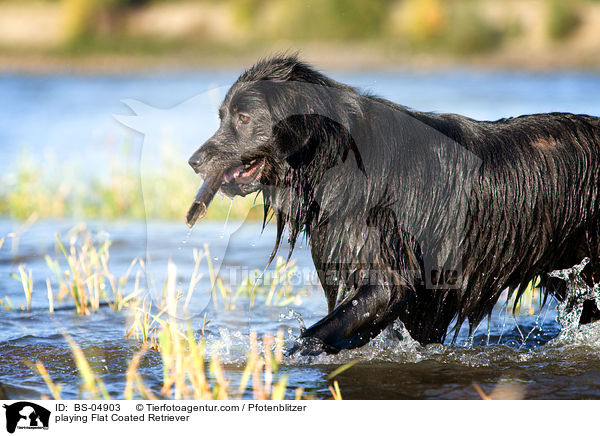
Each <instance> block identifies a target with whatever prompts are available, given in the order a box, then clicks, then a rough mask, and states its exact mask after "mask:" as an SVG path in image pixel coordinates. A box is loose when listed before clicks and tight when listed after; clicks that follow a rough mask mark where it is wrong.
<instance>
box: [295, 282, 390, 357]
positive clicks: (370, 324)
mask: <svg viewBox="0 0 600 436" xmlns="http://www.w3.org/2000/svg"><path fill="white" fill-rule="evenodd" d="M397 294H398V291H397V290H396V289H395V287H393V286H390V285H387V284H364V285H361V286H359V287H358V289H357V291H356V293H355V294H354V295H353V296H352V297H351V298H347V299H346V300H344V301H343V302H341V303H340V304H339V305H338V306H337V307H335V309H333V310H332V311H331V312H330V313H329V314H328V315H327V316H325V317H324V318H323V319H322V320H320V321H319V322H317V323H316V324H314V325H313V326H311V327H309V328H308V329H306V330H305V331H304V332H303V333H302V335H301V336H300V338H299V339H298V341H297V342H296V344H295V345H294V347H293V348H292V349H291V350H290V353H295V352H300V353H301V354H303V355H318V354H321V353H323V352H326V353H337V352H339V351H340V350H342V349H347V348H356V347H360V346H361V345H364V344H366V343H367V342H369V341H370V340H371V339H373V338H374V337H375V336H377V335H378V334H379V333H380V332H381V331H382V330H383V329H384V328H385V327H386V326H387V325H388V324H389V323H390V322H392V321H393V320H394V319H395V318H396V317H397V316H398V312H399V303H398V300H399V299H398V295H397Z"/></svg>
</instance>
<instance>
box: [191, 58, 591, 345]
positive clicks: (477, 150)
mask: <svg viewBox="0 0 600 436" xmlns="http://www.w3.org/2000/svg"><path fill="white" fill-rule="evenodd" d="M219 117H220V120H221V124H220V127H219V129H218V130H217V132H216V133H215V134H214V135H213V136H212V137H211V138H210V139H209V140H208V141H206V143H205V144H204V145H203V146H202V147H200V148H199V149H198V150H197V151H196V152H195V153H194V154H193V156H192V157H191V158H190V160H189V163H190V165H191V166H192V167H193V168H194V170H195V171H196V172H197V173H199V174H200V175H201V176H202V177H203V178H204V183H203V185H202V187H201V188H200V190H199V191H198V195H197V196H196V201H195V202H194V203H193V204H192V207H191V208H190V210H189V212H188V216H187V223H188V225H189V226H192V225H193V224H194V222H195V221H196V220H197V219H198V218H199V217H200V216H202V215H203V214H204V213H205V212H206V208H207V207H208V205H209V203H210V201H211V199H212V197H213V196H214V195H215V193H216V192H217V191H221V192H222V193H224V194H226V195H228V196H235V195H247V194H249V193H252V192H257V191H262V193H263V196H264V202H265V220H266V219H267V217H268V216H269V214H270V213H273V214H274V216H275V217H276V221H277V241H276V244H275V249H274V250H273V255H272V256H271V260H272V259H273V256H274V255H275V253H276V251H277V248H278V246H279V242H280V240H281V238H282V235H283V233H284V230H285V228H286V227H287V230H288V233H289V240H290V254H291V251H292V250H293V248H294V243H295V242H296V239H297V238H298V236H299V234H300V233H302V232H305V234H306V235H307V237H308V240H309V242H310V248H311V253H312V257H313V260H314V263H315V267H316V269H317V272H318V275H319V279H320V281H321V284H322V285H323V288H324V290H325V295H326V297H327V303H328V307H329V314H328V315H327V316H325V317H324V318H323V319H322V320H321V321H319V322H317V323H316V324H315V325H313V326H312V327H310V328H308V329H306V330H305V331H304V332H303V333H302V336H301V338H300V340H299V341H298V343H297V345H296V347H295V350H299V351H301V352H302V353H304V354H318V353H320V352H322V351H326V352H329V353H335V352H337V351H339V350H340V349H345V348H354V347H358V346H361V345H363V344H365V343H367V342H368V341H369V340H370V339H372V338H374V337H375V336H377V335H378V334H379V333H380V332H381V331H382V329H384V328H385V327H386V326H387V325H389V324H390V323H392V322H393V321H394V320H396V319H400V320H401V321H402V322H403V323H404V325H405V327H406V329H407V330H408V332H409V333H410V334H411V336H412V337H413V338H414V339H416V340H418V341H419V342H420V343H422V344H427V343H432V342H442V341H443V340H444V339H445V336H446V333H447V330H448V327H449V325H450V323H451V322H452V321H453V320H454V319H456V321H457V324H456V325H457V326H460V325H461V324H462V323H463V322H464V321H465V320H468V322H469V326H470V329H471V331H473V329H474V328H475V327H476V326H477V325H478V324H479V323H480V321H481V320H482V319H483V318H484V317H485V316H486V315H488V314H489V313H490V312H491V310H492V308H493V306H494V304H495V303H496V301H497V300H498V298H499V296H500V294H501V293H502V291H503V290H504V289H507V288H508V289H509V290H510V291H511V292H517V296H520V294H521V293H522V292H523V290H524V289H525V287H526V285H527V284H528V283H529V282H530V281H531V280H532V279H534V278H535V277H536V276H539V277H540V278H541V283H542V285H543V288H544V289H545V290H546V292H547V293H550V294H553V295H555V296H556V297H557V298H558V299H559V300H562V299H564V298H566V287H565V285H564V282H562V281H560V280H558V279H555V278H553V277H549V276H548V273H549V272H551V271H553V270H556V269H563V268H568V267H571V266H573V265H575V264H577V263H579V262H580V261H581V260H582V259H583V258H585V257H589V258H590V262H589V264H588V265H587V266H586V269H585V270H584V275H583V277H584V279H585V280H586V281H587V282H588V283H589V284H593V283H596V282H599V281H600V119H599V118H597V117H592V116H587V115H573V114H567V113H552V114H540V115H528V116H522V117H518V118H510V119H503V120H499V121H496V122H480V121H474V120H472V119H469V118H466V117H463V116H460V115H453V114H432V113H423V112H417V111H413V110H408V109H407V108H405V107H402V106H399V105H396V104H394V103H392V102H389V101H387V100H384V99H382V98H377V97H374V96H372V95H368V94H364V93H359V92H358V91H357V90H356V89H354V88H351V87H349V86H347V85H344V84H341V83H338V82H335V81H334V80H331V79H330V78H328V77H326V76H325V75H323V74H321V73H319V72H317V71H315V70H314V69H313V68H311V67H310V66H308V65H306V64H304V63H302V62H300V61H299V60H298V59H297V58H296V57H295V56H280V57H275V58H271V59H267V60H263V61H259V62H258V63H257V64H256V65H254V66H253V67H252V68H250V69H249V70H247V71H246V72H244V73H243V74H242V75H241V76H240V77H239V78H238V80H237V81H236V82H235V84H234V85H233V86H232V87H231V89H230V90H229V92H228V94H227V96H226V97H225V100H224V102H223V104H222V106H221V108H220V110H219ZM597 319H600V311H599V310H598V308H597V307H596V304H595V302H594V301H593V300H587V301H585V302H584V304H583V311H582V313H581V318H580V322H581V323H589V322H591V321H595V320H597ZM455 332H456V333H455V337H456V334H457V333H458V328H455Z"/></svg>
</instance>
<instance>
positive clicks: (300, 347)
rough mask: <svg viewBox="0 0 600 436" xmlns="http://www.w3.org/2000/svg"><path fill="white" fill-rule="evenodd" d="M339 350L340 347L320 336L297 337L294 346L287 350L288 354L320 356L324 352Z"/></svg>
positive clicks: (330, 352) (334, 352)
mask: <svg viewBox="0 0 600 436" xmlns="http://www.w3.org/2000/svg"><path fill="white" fill-rule="evenodd" d="M339 351H340V350H339V348H336V347H332V346H331V345H328V344H326V343H325V342H323V341H322V340H321V339H319V338H315V337H313V336H306V337H301V338H299V339H297V340H296V343H295V344H294V345H293V346H292V348H290V349H289V350H288V351H287V355H288V356H294V355H296V356H298V355H300V356H318V355H320V354H323V353H327V354H337V353H338V352H339Z"/></svg>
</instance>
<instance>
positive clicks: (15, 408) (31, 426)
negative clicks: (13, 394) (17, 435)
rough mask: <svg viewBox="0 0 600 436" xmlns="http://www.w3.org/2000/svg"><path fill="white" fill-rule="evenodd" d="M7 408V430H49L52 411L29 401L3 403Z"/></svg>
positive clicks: (10, 431) (12, 431) (11, 431)
mask: <svg viewBox="0 0 600 436" xmlns="http://www.w3.org/2000/svg"><path fill="white" fill-rule="evenodd" d="M2 407H4V408H5V409H6V431H8V432H9V433H14V432H15V430H16V429H19V430H48V423H49V422H50V411H49V410H47V409H45V408H43V407H42V406H38V405H37V404H35V403H30V402H29V401H19V402H17V403H13V404H10V405H6V404H5V405H3V406H2Z"/></svg>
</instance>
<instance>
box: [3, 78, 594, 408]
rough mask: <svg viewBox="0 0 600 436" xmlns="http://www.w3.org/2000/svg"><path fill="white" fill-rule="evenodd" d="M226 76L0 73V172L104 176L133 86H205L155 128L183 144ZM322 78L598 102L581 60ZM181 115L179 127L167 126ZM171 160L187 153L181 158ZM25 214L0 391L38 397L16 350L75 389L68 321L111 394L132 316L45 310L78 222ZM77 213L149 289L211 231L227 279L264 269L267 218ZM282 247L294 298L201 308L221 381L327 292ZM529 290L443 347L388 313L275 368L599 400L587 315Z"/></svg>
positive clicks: (120, 138)
mask: <svg viewBox="0 0 600 436" xmlns="http://www.w3.org/2000/svg"><path fill="white" fill-rule="evenodd" d="M235 75H236V73H235V72H202V73H182V74H160V75H149V76H143V77H142V76H115V77H111V76H78V77H73V76H64V75H54V76H13V75H4V76H0V95H2V97H3V98H2V101H1V102H0V115H1V116H0V170H1V171H3V172H5V173H9V172H10V170H11V168H12V167H13V166H14V163H15V162H16V160H17V159H18V157H19V155H20V154H21V153H22V152H23V149H25V148H27V149H29V152H30V154H32V155H33V156H35V158H36V159H43V160H44V162H45V163H46V165H47V166H49V167H51V168H53V169H54V170H56V171H63V172H65V173H66V171H65V168H72V167H73V165H75V166H76V167H77V169H78V171H80V173H83V174H86V173H91V172H92V171H90V170H93V172H94V173H100V174H101V173H102V172H103V171H105V169H106V168H107V167H109V166H110V161H111V160H114V159H117V160H124V161H126V160H131V161H136V160H139V159H140V153H142V154H143V149H144V147H147V146H148V143H147V141H146V143H145V142H144V139H143V138H142V137H141V136H140V135H135V134H133V133H132V132H131V131H130V130H128V129H127V128H125V127H123V126H122V125H121V124H119V123H118V122H117V121H116V120H115V119H114V118H113V114H115V113H125V114H126V113H127V112H128V111H127V109H126V108H125V106H124V105H123V104H121V103H120V102H119V101H120V100H122V99H124V98H131V99H136V100H141V101H143V102H146V103H147V104H149V105H151V106H157V107H162V108H169V107H173V106H177V105H180V103H182V102H183V101H185V100H186V99H189V98H191V97H193V96H195V95H198V94H202V93H205V94H206V99H204V100H202V99H200V100H198V101H200V102H201V103H202V102H204V103H202V104H199V105H195V106H194V108H195V109H198V108H199V109H201V110H200V112H197V111H196V112H193V113H189V111H187V112H186V111H181V110H179V111H178V110H175V111H164V112H163V113H161V114H162V115H164V116H163V117H162V118H161V119H162V123H163V124H161V123H157V124H156V126H155V127H156V128H157V129H158V130H159V131H160V132H162V133H161V134H162V135H166V136H169V135H174V136H175V137H176V141H177V142H178V146H179V147H180V151H181V153H182V156H185V155H187V154H189V153H191V151H193V150H194V149H195V148H196V147H197V145H198V144H200V143H202V142H203V141H204V140H205V139H206V137H208V135H210V133H211V132H212V130H213V127H214V122H215V111H214V107H215V106H216V105H217V104H218V100H219V98H218V95H219V92H221V91H219V92H214V93H211V92H208V93H206V91H207V90H209V89H221V88H219V87H220V86H223V85H227V84H229V83H231V81H232V80H233V79H234V77H235ZM333 76H334V77H336V78H337V79H339V80H341V81H344V82H347V83H350V84H353V85H357V86H360V87H362V88H363V89H368V90H370V91H372V92H374V93H377V94H379V95H382V96H384V97H387V98H390V99H392V100H394V101H397V102H401V103H403V104H405V105H407V106H410V107H414V108H417V109H421V110H432V111H440V112H442V111H451V112H459V113H462V114H465V115H468V116H472V117H474V118H477V119H496V118H500V117H505V116H513V115H519V114H523V113H533V112H547V111H572V112H578V113H589V114H594V115H599V114H600V98H598V97H600V76H597V75H592V74H584V73H578V72H561V73H556V74H533V73H520V72H493V73H491V72H479V71H444V72H438V73H428V74H415V73H408V72H404V73H392V72H388V73H371V74H362V73H361V74H355V73H340V72H337V73H336V72H334V73H333ZM180 107H181V105H180ZM181 125H187V126H192V127H191V128H190V127H188V128H187V129H180V128H179V127H180V126H181ZM122 143H129V144H131V149H130V152H129V153H126V154H123V153H122V152H121V151H120V148H119V147H120V144H122ZM182 159H183V157H182ZM182 162H183V163H182V165H185V159H184V160H182ZM69 165H70V166H69ZM22 224H23V223H18V222H12V221H9V220H4V221H0V237H1V236H3V235H6V234H8V233H11V232H16V233H18V234H19V235H20V237H19V238H18V243H17V241H15V240H14V238H8V239H7V241H6V242H5V244H4V246H3V247H2V248H1V249H0V298H2V299H4V298H5V297H9V298H10V300H11V301H12V302H13V303H14V304H15V305H16V306H18V305H24V304H25V298H24V294H23V290H22V287H21V284H20V283H19V282H18V281H16V280H14V279H13V278H11V277H10V274H11V273H18V267H19V265H21V264H25V265H26V267H27V269H31V271H32V277H33V281H34V293H33V297H32V303H31V305H32V310H31V311H30V312H23V311H20V310H13V311H4V310H1V309H0V385H1V386H2V389H3V390H4V392H5V393H6V394H7V395H8V396H9V397H10V398H31V399H35V398H39V397H40V396H41V395H47V394H48V390H47V388H46V387H45V385H44V383H43V381H42V380H41V377H40V376H39V375H37V374H36V373H34V371H32V370H31V369H30V368H29V367H28V366H27V364H26V361H28V360H30V361H36V360H40V361H42V362H44V364H45V365H46V367H47V369H48V371H49V373H50V375H51V377H52V378H53V380H54V381H55V382H56V383H60V384H62V385H63V388H62V394H63V396H64V397H66V398H76V397H77V396H78V395H79V378H78V375H77V371H76V368H75V365H74V363H73V360H72V357H71V350H70V347H69V346H68V344H67V342H66V341H65V339H64V337H63V333H65V332H68V333H69V334H70V335H71V336H72V337H73V338H74V339H75V341H76V342H77V343H78V344H79V345H80V346H81V347H82V349H83V350H84V352H85V353H86V355H87V356H88V359H89V360H90V364H91V365H92V368H93V369H94V370H95V371H96V372H97V373H98V374H100V375H101V376H102V379H103V381H104V383H105V384H106V386H107V389H108V390H109V392H110V393H111V395H113V396H115V397H117V398H119V397H121V396H122V393H123V389H124V386H125V376H124V372H125V370H126V368H127V365H128V364H129V360H130V358H131V356H132V355H133V354H134V353H135V352H136V351H137V350H138V349H139V347H140V342H139V341H138V340H135V339H124V336H125V332H126V331H127V329H128V328H129V326H130V325H131V322H132V319H131V315H130V314H129V313H127V311H124V312H112V311H111V310H109V309H108V308H103V309H101V310H100V311H99V312H96V313H93V314H92V315H90V316H78V315H75V314H74V311H73V310H72V308H69V307H65V306H68V305H69V303H68V302H63V303H61V302H60V301H55V305H56V307H57V308H58V309H60V308H61V307H62V308H63V309H66V310H57V311H56V312H55V313H49V312H48V311H47V307H48V300H47V297H46V284H45V280H46V278H47V277H52V273H51V271H50V270H49V268H48V266H47V265H46V261H45V259H44V255H45V254H50V255H51V256H52V257H54V258H56V259H58V258H60V253H59V252H58V250H57V248H56V246H55V239H54V233H55V232H58V233H59V234H61V235H63V241H68V236H67V233H68V231H69V229H71V228H72V227H73V226H74V225H75V224H76V222H75V221H62V220H57V221H52V220H41V221H38V222H36V223H34V224H33V226H31V227H30V228H27V229H21V226H22ZM87 226H88V227H89V228H91V229H92V230H106V231H107V232H108V233H109V234H110V236H111V239H112V240H113V245H112V247H111V258H110V264H111V270H112V271H113V272H114V273H115V274H123V273H124V272H125V271H126V270H127V268H128V266H129V264H130V262H131V260H132V259H133V258H134V257H136V256H138V257H142V258H144V259H146V260H148V259H150V267H149V268H150V269H151V271H152V274H153V280H152V282H153V283H154V287H155V288H160V287H161V286H162V283H163V281H164V279H165V276H166V271H167V263H168V260H169V259H172V260H173V262H174V263H175V264H176V265H177V271H178V283H181V284H182V285H181V286H182V287H183V288H184V289H186V288H187V285H186V283H187V281H188V280H189V278H190V276H191V274H192V270H193V267H194V261H193V249H194V248H201V247H202V246H203V244H204V243H208V244H209V246H210V249H211V257H212V258H213V259H214V263H215V271H217V273H218V274H219V276H220V277H221V278H223V280H224V281H225V282H226V283H227V282H228V281H232V280H237V279H236V276H235V274H238V273H244V272H246V273H247V272H248V271H249V270H259V271H263V269H264V267H265V264H266V260H267V259H268V257H269V254H270V252H271V249H272V246H273V241H274V229H272V228H271V227H268V228H267V229H266V230H265V232H264V233H263V235H262V236H260V228H259V225H258V224H255V223H246V224H243V223H237V222H228V223H227V224H226V225H225V226H224V223H204V222H203V223H201V224H200V225H197V226H196V227H195V228H194V229H193V231H192V232H189V231H188V230H187V228H186V227H185V225H184V224H183V223H179V222H173V223H171V222H149V223H144V222H111V223H106V222H88V223H87ZM21 230H22V231H21ZM302 245H305V244H302ZM286 252H287V247H285V246H284V247H282V248H281V253H286ZM293 259H295V260H296V262H297V266H298V269H299V271H300V272H301V273H302V274H304V275H305V277H303V278H302V279H301V280H300V281H299V284H297V285H295V286H296V289H299V288H301V287H303V286H304V287H305V288H306V289H305V293H304V295H303V296H302V298H301V300H300V301H299V302H297V303H298V304H292V305H291V306H287V307H274V306H266V305H265V304H264V297H262V296H257V297H256V298H257V304H256V305H255V306H254V307H252V308H249V299H247V298H241V299H240V300H238V301H237V302H236V308H235V310H231V311H214V310H211V311H209V315H208V316H209V317H210V321H211V322H210V324H209V325H208V327H207V330H206V337H207V340H208V344H209V347H212V348H211V349H212V350H213V351H214V352H215V353H218V355H219V356H220V358H221V360H222V361H223V363H224V365H225V367H226V372H227V377H228V378H230V379H231V380H232V384H233V385H236V381H238V380H239V379H240V377H241V373H242V371H243V368H244V365H245V362H246V353H247V352H248V349H249V346H250V345H249V332H250V331H256V332H257V333H258V335H259V337H260V336H262V334H263V333H266V332H268V333H275V332H277V330H279V329H282V330H283V331H284V332H285V337H286V344H288V345H291V343H292V342H293V340H294V338H295V337H296V336H298V335H299V334H300V330H301V326H302V324H301V322H300V321H303V322H305V323H306V325H311V324H312V323H314V322H315V321H317V320H318V319H320V318H321V317H322V316H323V315H324V314H325V313H326V303H325V299H324V297H323V295H322V291H321V290H320V289H318V285H317V283H316V280H315V276H314V267H313V265H312V261H311V259H310V255H309V252H308V250H307V249H306V247H298V248H297V249H296V250H295V252H294V256H293ZM62 268H65V265H64V262H63V264H62ZM271 270H272V267H271ZM200 272H201V273H202V274H203V277H202V278H201V279H200V281H199V283H198V285H197V290H196V292H195V293H194V295H193V298H192V299H191V300H190V305H189V313H188V314H187V316H188V318H189V319H190V320H191V321H192V324H193V326H194V328H195V330H196V331H199V330H200V329H201V326H202V323H203V318H202V316H201V315H202V314H203V313H204V312H203V311H204V309H205V308H206V307H210V292H209V290H210V288H211V282H210V278H209V275H208V271H207V269H206V263H205V262H203V263H202V264H201V265H200ZM311 274H312V275H311ZM307 283H308V285H307ZM53 284H54V285H55V282H53ZM156 284H158V285H156ZM149 287H150V288H152V286H151V285H149ZM55 290H56V288H55ZM150 297H151V298H156V293H154V294H153V293H152V292H150V294H149V298H150ZM261 299H262V300H261ZM261 302H262V303H263V304H261ZM537 303H538V302H537V301H534V302H533V303H531V304H530V303H529V302H527V304H525V303H523V305H522V309H521V312H520V313H519V314H518V315H516V316H514V315H513V314H512V313H511V312H510V310H507V308H506V305H504V304H499V305H497V307H496V308H495V310H494V312H493V314H492V316H491V318H490V320H489V323H488V322H486V321H484V322H483V323H482V324H481V325H480V326H479V328H478V329H477V331H476V332H475V334H474V336H473V337H471V338H469V337H467V333H466V330H465V329H464V328H463V330H461V333H460V334H459V337H458V341H457V343H456V344H455V345H450V344H445V345H431V346H428V347H421V346H419V345H418V344H415V343H414V342H413V341H411V340H410V338H406V336H405V337H404V338H403V339H399V338H398V337H399V335H398V331H400V332H401V327H400V326H396V331H393V330H390V331H387V332H385V333H384V334H382V335H381V336H380V337H379V338H377V339H376V340H375V341H373V342H372V343H371V344H369V345H367V346H365V347H363V348H361V349H359V350H351V351H343V352H341V353H340V354H338V355H336V356H319V357H317V358H313V359H310V358H305V357H301V358H297V357H292V358H289V357H288V358H285V360H284V365H283V368H282V370H283V371H284V372H285V373H286V374H288V377H289V379H288V385H289V386H290V387H291V388H296V387H302V388H303V389H305V390H307V391H309V392H311V393H313V394H314V395H315V396H317V397H320V398H325V397H329V396H330V393H329V388H328V386H329V382H328V380H327V375H328V374H329V373H330V372H331V371H333V370H334V369H336V368H337V367H338V366H340V365H342V364H344V363H347V362H349V361H352V360H354V359H357V360H358V363H356V364H355V365H354V366H353V367H352V368H350V369H349V370H347V371H346V372H344V373H342V374H340V375H339V376H338V377H337V379H338V381H339V384H340V387H341V390H342V393H343V395H344V398H382V399H383V398H395V399H426V398H452V399H468V398H479V394H478V393H477V391H476V389H475V387H474V384H476V385H477V386H479V387H480V388H481V389H482V390H483V391H484V392H485V393H486V394H490V393H493V395H494V396H496V397H502V396H504V397H512V398H514V397H516V398H521V397H523V398H600V363H599V362H600V360H599V359H598V357H599V353H600V332H599V331H598V328H597V327H596V326H590V327H585V328H581V329H575V330H574V332H575V334H571V335H568V337H565V335H564V334H563V335H561V334H560V331H561V329H560V324H559V323H558V322H557V316H558V312H557V307H556V303H555V301H552V300H550V301H548V303H547V304H546V306H544V307H543V308H541V309H540V308H539V307H538V304H537ZM61 305H62V306H61ZM530 309H531V311H532V312H533V313H530ZM290 310H292V312H290ZM297 314H300V315H301V318H299V317H298V315H297ZM140 373H141V374H142V375H143V377H144V379H145V382H146V384H147V385H148V386H149V387H151V388H155V389H158V388H159V387H160V385H161V383H162V367H161V364H160V356H159V355H158V353H155V352H149V353H148V354H147V355H146V357H145V358H144V360H143V362H142V365H141V367H140Z"/></svg>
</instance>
